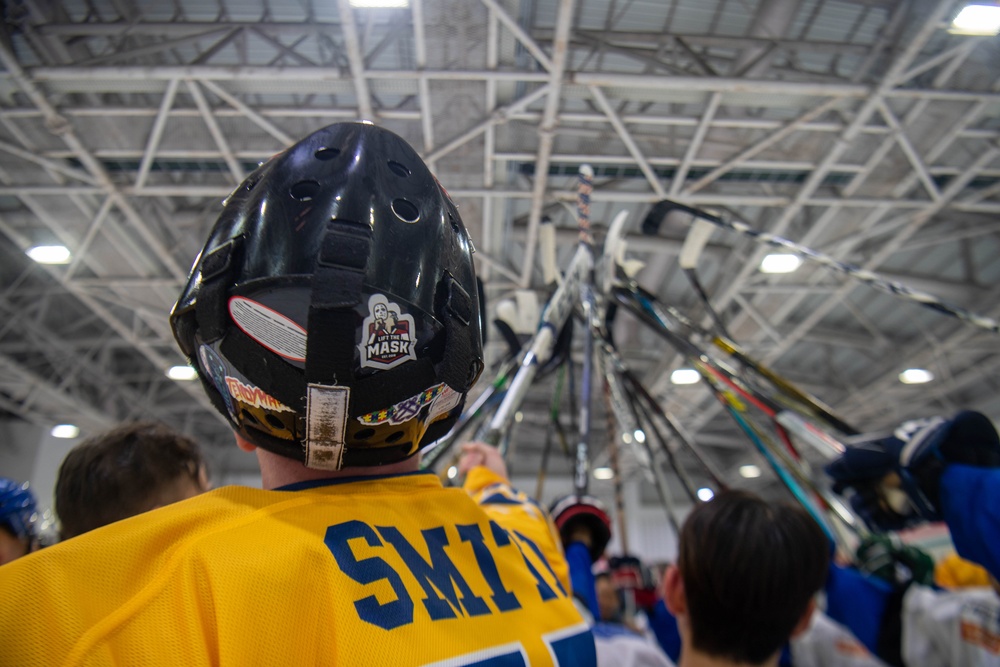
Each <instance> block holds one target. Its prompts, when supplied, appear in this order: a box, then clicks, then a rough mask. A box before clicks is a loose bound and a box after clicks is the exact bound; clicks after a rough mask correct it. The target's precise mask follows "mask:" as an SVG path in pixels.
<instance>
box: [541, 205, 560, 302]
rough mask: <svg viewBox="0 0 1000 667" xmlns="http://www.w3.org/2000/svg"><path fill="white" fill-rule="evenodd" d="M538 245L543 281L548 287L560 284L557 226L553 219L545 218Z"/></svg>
mask: <svg viewBox="0 0 1000 667" xmlns="http://www.w3.org/2000/svg"><path fill="white" fill-rule="evenodd" d="M538 245H539V248H540V249H541V252H539V256H540V257H541V259H542V280H543V282H544V283H545V284H546V285H554V284H556V283H558V282H559V267H558V266H557V265H556V226H555V223H553V222H552V218H550V217H548V216H545V217H544V218H542V224H541V225H540V226H539V227H538Z"/></svg>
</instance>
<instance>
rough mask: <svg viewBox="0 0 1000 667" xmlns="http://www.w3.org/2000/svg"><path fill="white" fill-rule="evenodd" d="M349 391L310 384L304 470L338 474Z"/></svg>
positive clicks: (341, 463) (342, 459) (347, 389)
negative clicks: (309, 469)
mask: <svg viewBox="0 0 1000 667" xmlns="http://www.w3.org/2000/svg"><path fill="white" fill-rule="evenodd" d="M350 400H351V389H350V388H349V387H339V386H329V385H321V384H310V385H309V393H308V395H307V400H306V441H305V446H306V459H305V464H306V467H307V468H318V469H320V470H340V468H341V466H342V465H343V463H344V438H345V435H346V433H347V406H348V404H349V403H350Z"/></svg>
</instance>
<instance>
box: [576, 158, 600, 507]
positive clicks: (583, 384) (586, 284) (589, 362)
mask: <svg viewBox="0 0 1000 667" xmlns="http://www.w3.org/2000/svg"><path fill="white" fill-rule="evenodd" d="M593 190H594V170H593V169H592V168H591V167H590V165H589V164H582V165H580V173H579V179H578V181H577V191H576V219H577V225H578V228H579V231H580V234H579V247H578V249H577V252H578V253H579V252H586V253H587V254H588V256H589V257H590V258H591V263H590V268H589V270H588V271H587V272H586V274H585V275H584V279H583V280H581V281H580V288H579V289H580V305H581V308H582V310H583V336H584V338H583V370H582V372H581V377H580V422H579V424H578V426H579V433H578V436H579V437H578V438H577V443H576V459H575V461H574V465H573V490H574V491H575V492H576V494H577V495H581V496H582V495H584V494H586V493H587V486H588V484H589V482H590V458H589V456H590V452H589V449H590V402H591V390H590V388H591V376H592V374H593V368H594V322H593V320H594V316H595V311H596V309H597V303H596V300H595V298H594V264H593V253H594V239H593V237H592V236H591V234H590V195H591V193H592V192H593Z"/></svg>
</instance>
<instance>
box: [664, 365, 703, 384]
mask: <svg viewBox="0 0 1000 667" xmlns="http://www.w3.org/2000/svg"><path fill="white" fill-rule="evenodd" d="M700 377H701V376H699V375H698V371H696V370H695V369H693V368H678V369H677V370H675V371H674V372H673V373H671V374H670V381H671V382H673V383H674V384H694V383H695V382H697V381H698V379H699V378H700Z"/></svg>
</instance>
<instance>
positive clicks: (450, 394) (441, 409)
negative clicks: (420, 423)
mask: <svg viewBox="0 0 1000 667" xmlns="http://www.w3.org/2000/svg"><path fill="white" fill-rule="evenodd" d="M461 400H462V394H460V393H459V392H457V391H455V390H454V389H452V388H451V387H449V386H448V385H444V391H442V392H441V394H440V395H439V396H438V397H437V398H435V399H434V402H433V403H431V409H430V411H429V412H428V413H427V422H428V423H430V422H433V421H434V420H436V419H437V418H438V417H440V416H441V415H446V414H448V413H449V412H451V411H452V410H454V409H455V406H456V405H458V404H459V402H460V401H461Z"/></svg>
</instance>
